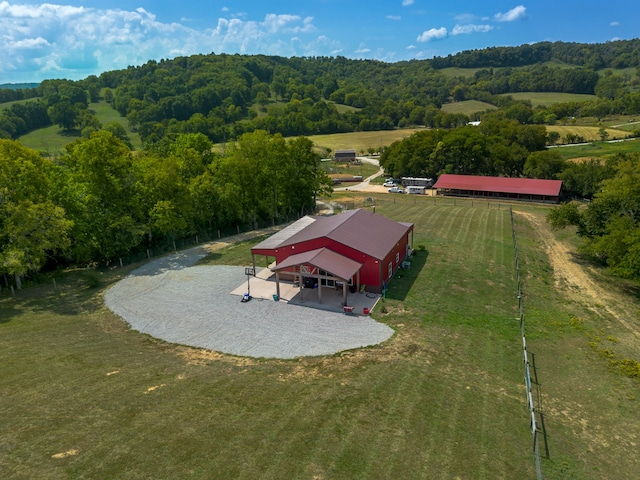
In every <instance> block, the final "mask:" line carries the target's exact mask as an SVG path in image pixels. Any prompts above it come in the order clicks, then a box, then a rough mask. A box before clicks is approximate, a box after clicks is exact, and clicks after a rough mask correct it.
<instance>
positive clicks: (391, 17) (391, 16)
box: [387, 15, 402, 20]
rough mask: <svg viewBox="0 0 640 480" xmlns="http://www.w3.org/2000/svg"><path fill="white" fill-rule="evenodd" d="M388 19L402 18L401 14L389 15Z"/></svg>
mask: <svg viewBox="0 0 640 480" xmlns="http://www.w3.org/2000/svg"><path fill="white" fill-rule="evenodd" d="M387 19H388V20H402V17H401V16H400V15H387Z"/></svg>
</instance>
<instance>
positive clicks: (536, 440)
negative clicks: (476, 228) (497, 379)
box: [509, 208, 543, 480]
mask: <svg viewBox="0 0 640 480" xmlns="http://www.w3.org/2000/svg"><path fill="white" fill-rule="evenodd" d="M509 210H510V216H511V234H512V237H513V251H514V255H515V266H516V280H517V284H518V314H519V321H520V334H521V336H522V359H523V362H524V381H525V386H526V389H527V407H528V409H529V427H530V429H531V435H532V440H533V456H534V461H535V465H536V475H537V477H538V480H542V466H541V464H540V434H541V433H542V431H541V430H540V429H539V428H538V427H539V425H543V424H542V423H541V422H538V414H539V413H540V412H538V411H537V410H536V404H535V401H534V399H533V382H532V381H531V363H530V362H529V357H530V355H532V354H530V353H529V351H528V350H527V336H526V331H525V323H524V305H523V301H522V282H521V279H520V262H519V259H518V240H517V238H516V226H515V221H514V219H513V209H512V208H510V209H509Z"/></svg>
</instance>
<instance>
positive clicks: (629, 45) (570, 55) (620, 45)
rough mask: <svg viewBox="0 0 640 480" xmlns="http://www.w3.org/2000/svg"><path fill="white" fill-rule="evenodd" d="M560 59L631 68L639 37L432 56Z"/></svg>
mask: <svg viewBox="0 0 640 480" xmlns="http://www.w3.org/2000/svg"><path fill="white" fill-rule="evenodd" d="M552 60H558V61H561V62H564V63H566V64H569V65H576V66H582V67H587V68H590V69H592V70H601V69H604V68H614V69H619V68H628V67H637V66H638V65H640V39H637V38H635V39H633V40H617V41H612V42H605V43H594V44H584V43H575V42H539V43H534V44H525V45H520V46H517V47H490V48H485V49H477V50H465V51H463V52H459V53H456V54H452V55H448V56H446V57H435V58H433V59H432V60H430V62H431V64H432V65H433V67H434V68H437V69H441V68H448V67H458V68H484V67H490V66H491V67H494V68H495V67H521V66H525V65H534V64H536V63H545V62H549V61H552Z"/></svg>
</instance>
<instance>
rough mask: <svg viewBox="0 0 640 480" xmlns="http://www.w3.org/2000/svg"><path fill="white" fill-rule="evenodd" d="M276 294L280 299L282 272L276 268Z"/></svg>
mask: <svg viewBox="0 0 640 480" xmlns="http://www.w3.org/2000/svg"><path fill="white" fill-rule="evenodd" d="M276 295H278V300H279V299H280V272H279V271H278V270H276Z"/></svg>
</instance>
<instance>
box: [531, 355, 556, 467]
mask: <svg viewBox="0 0 640 480" xmlns="http://www.w3.org/2000/svg"><path fill="white" fill-rule="evenodd" d="M529 353H530V355H531V368H532V370H533V376H532V378H531V382H532V383H533V385H535V390H536V392H535V393H536V402H537V411H538V416H539V418H540V425H539V426H538V428H539V429H540V432H541V433H542V440H543V441H544V456H545V458H547V459H548V458H551V457H550V454H549V439H548V437H547V427H546V425H545V423H544V413H543V409H542V385H541V384H540V382H539V381H538V369H537V367H536V356H535V354H534V353H533V352H529Z"/></svg>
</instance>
